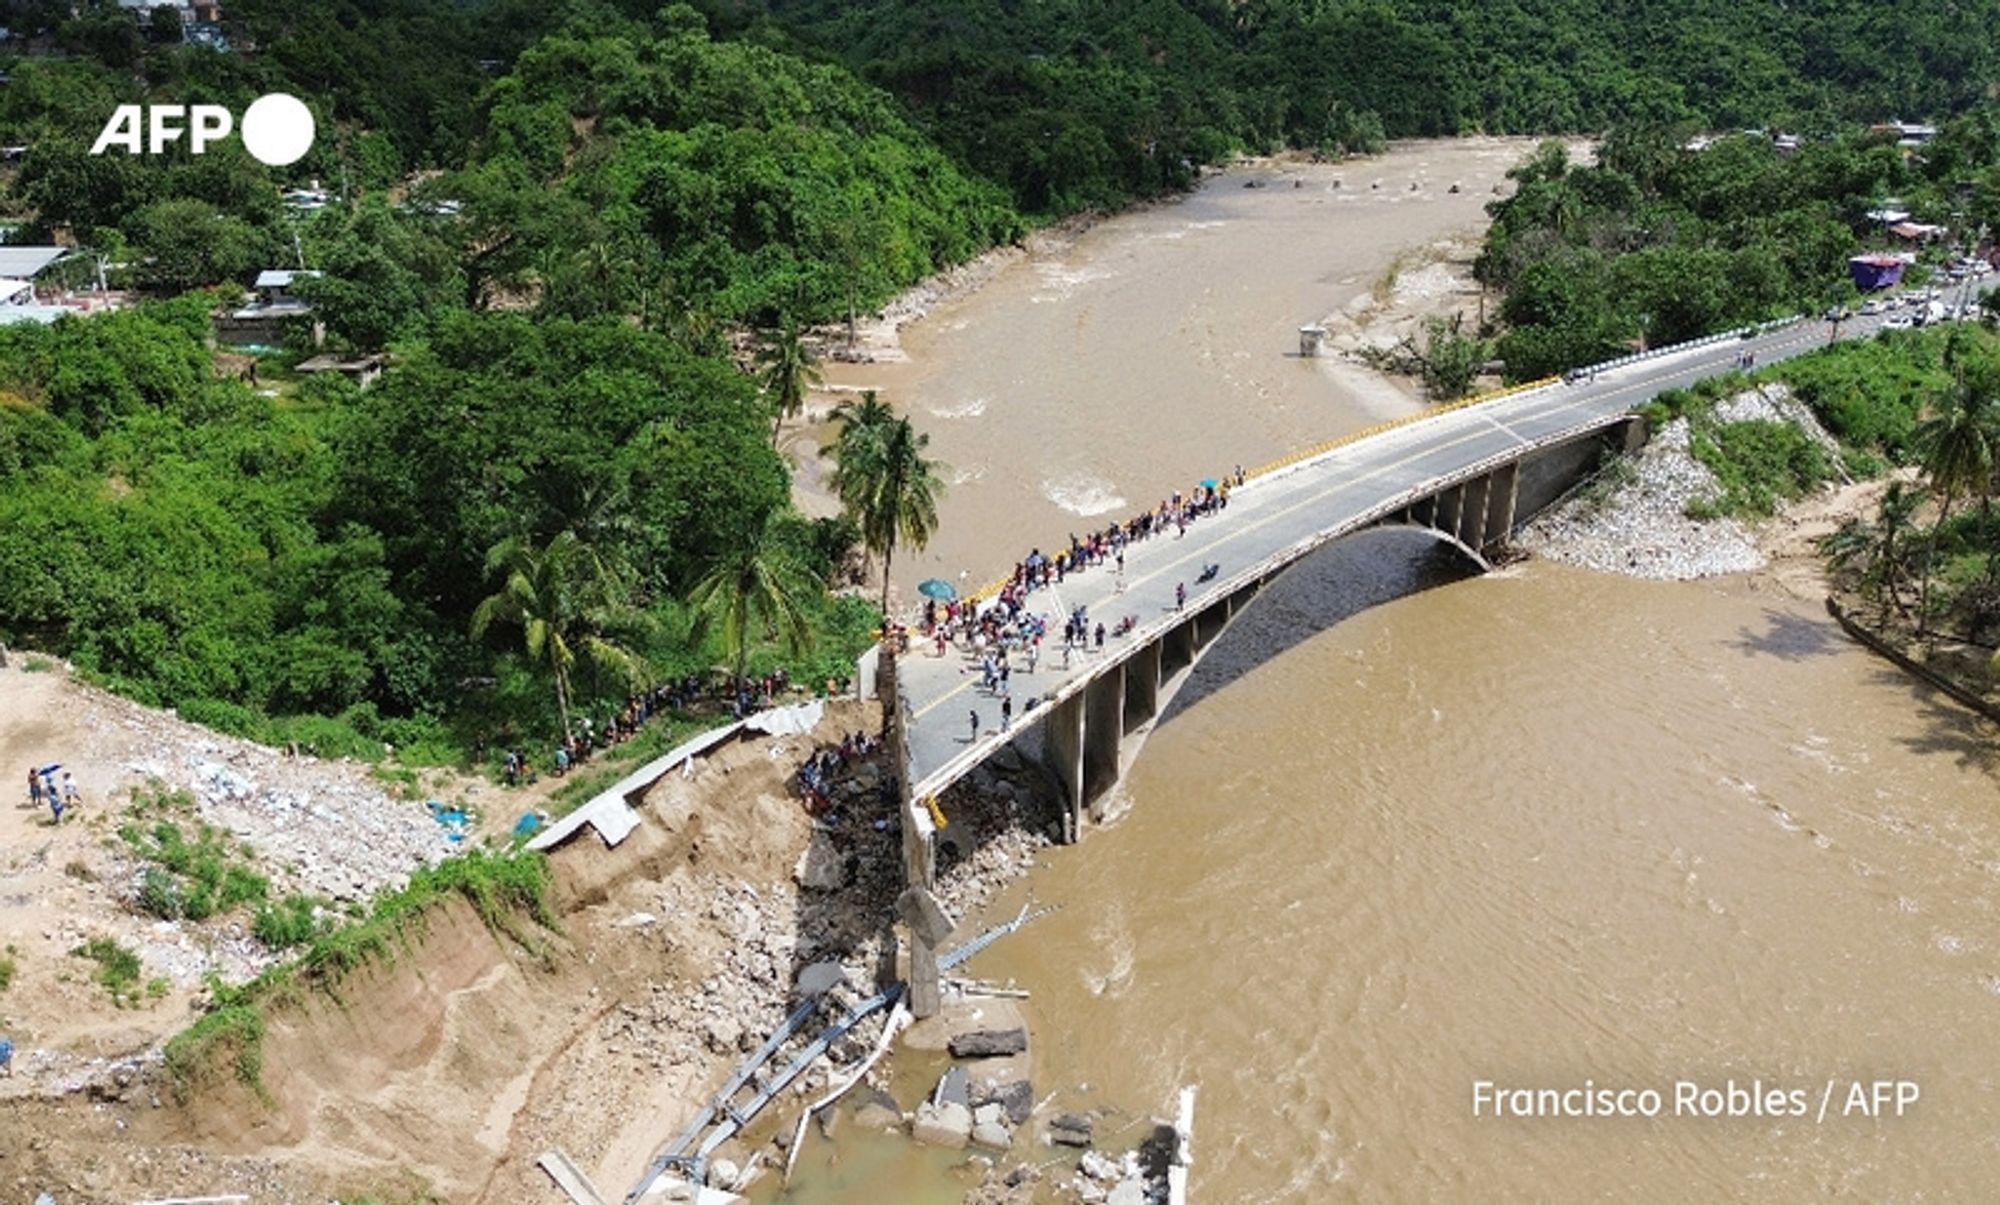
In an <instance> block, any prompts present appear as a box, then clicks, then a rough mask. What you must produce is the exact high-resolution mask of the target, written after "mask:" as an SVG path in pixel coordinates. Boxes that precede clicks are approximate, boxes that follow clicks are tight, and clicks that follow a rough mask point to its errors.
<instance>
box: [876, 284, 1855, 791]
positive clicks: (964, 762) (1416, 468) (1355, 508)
mask: <svg viewBox="0 0 2000 1205" xmlns="http://www.w3.org/2000/svg"><path fill="white" fill-rule="evenodd" d="M1875 326H1876V322H1875V321H1874V320H1869V319H1857V320H1854V321H1850V322H1849V323H1848V324H1847V327H1848V330H1849V332H1851V333H1852V334H1856V335H1859V334H1864V333H1870V332H1872V330H1873V329H1874V327H1875ZM1826 338H1827V334H1826V326H1825V324H1824V323H1820V322H1811V321H1808V322H1800V323H1798V324H1795V325H1791V326H1787V327H1781V328H1778V329H1775V330H1772V331H1769V332H1766V333H1764V334H1761V335H1759V336H1758V337H1756V338H1754V339H1749V340H1742V339H1734V338H1732V339H1727V340H1723V341H1716V342H1709V343H1706V344H1704V345H1694V346H1690V347H1687V348H1684V349H1681V350H1676V351H1672V352H1668V353H1665V354H1662V355H1659V356H1656V357H1652V358H1647V359H1641V360H1638V361H1636V362H1633V363H1629V364H1625V365H1622V366H1620V367H1617V368H1614V369H1609V370H1606V371H1603V372H1600V373H1599V374H1598V375H1597V376H1596V378H1595V379H1594V380H1592V381H1590V382H1587V383H1581V382H1580V383H1578V384H1574V385H1566V384H1556V385H1548V386H1544V387H1542V388H1539V389H1534V390H1529V391H1524V392H1520V393H1515V394H1512V395H1509V396H1506V397H1502V398H1498V399H1495V400H1493V401H1489V402H1484V403H1481V404H1479V405H1475V406H1469V407H1465V408H1462V409H1458V410H1452V411H1446V412H1442V413H1438V414H1434V415H1430V416H1426V417H1424V418H1422V419H1420V420H1418V421H1415V422H1411V423H1408V424H1405V425H1402V426H1398V427H1395V428H1392V429H1390V430H1388V431H1385V432H1383V433H1381V434H1379V435H1375V436H1371V437H1369V438H1367V439H1364V440H1359V441H1357V442H1354V443H1351V444H1348V445H1346V446H1343V447H1338V448H1335V449H1334V450H1332V451H1329V452H1326V453H1324V454H1322V455H1320V456H1316V457H1313V458H1311V459H1308V460H1304V461H1301V462H1300V463H1298V464H1296V465H1292V466H1289V467H1287V468H1285V469H1282V470H1280V471H1278V472H1275V473H1272V474H1269V475H1267V476H1264V477H1260V478H1255V479H1252V480H1251V481H1250V482H1249V483H1248V484H1247V485H1246V486H1244V487H1243V488H1241V489H1237V490H1234V491H1232V492H1231V494H1230V498H1229V507H1228V509H1227V510H1224V511H1221V512H1218V513H1212V514H1210V515H1209V516H1207V517H1205V518H1203V519H1201V520H1199V521H1198V522H1196V523H1194V524H1191V525H1190V526H1189V527H1188V529H1187V533H1186V535H1185V536H1182V537H1176V536H1173V535H1171V534H1168V535H1165V536H1161V535H1155V536H1153V537H1152V538H1151V539H1148V540H1144V541H1141V542H1139V543H1137V544H1134V545H1132V546H1131V547H1130V548H1129V549H1128V550H1127V554H1126V572H1125V583H1124V585H1125V588H1124V590H1123V592H1122V593H1120V592H1118V591H1117V585H1118V582H1117V577H1116V574H1115V572H1114V571H1113V570H1112V569H1111V568H1110V567H1109V566H1103V567H1097V568H1092V569H1090V570H1087V571H1086V572H1084V573H1082V574H1080V575H1075V576H1071V577H1070V578H1069V579H1068V580H1066V581H1065V582H1063V583H1062V584H1061V585H1058V586H1055V587H1053V588H1052V589H1047V590H1038V591H1036V592H1034V593H1033V594H1031V595H1030V596H1029V610H1030V611H1031V612H1034V613H1039V614H1043V615H1045V616H1047V617H1048V618H1049V619H1050V620H1051V627H1052V628H1053V629H1054V630H1055V631H1056V632H1057V633H1058V634H1059V633H1060V630H1061V626H1062V622H1063V619H1064V617H1065V616H1067V615H1068V614H1069V613H1070V611H1071V610H1072V609H1073V608H1075V607H1077V606H1086V607H1088V608H1089V614H1090V619H1091V622H1092V623H1093V624H1095V623H1097V622H1098V621H1100V620H1102V621H1103V623H1104V624H1105V626H1106V628H1107V629H1110V628H1114V627H1115V626H1116V625H1117V622H1118V621H1119V620H1120V619H1121V618H1123V617H1125V616H1128V615H1130V616H1134V617H1136V618H1137V619H1138V621H1139V624H1140V626H1139V628H1138V629H1137V630H1136V631H1134V632H1133V633H1131V634H1130V635H1128V636H1126V637H1124V638H1113V637H1110V636H1109V635H1107V637H1106V641H1105V647H1104V651H1103V652H1101V653H1100V652H1097V651H1095V650H1092V651H1090V652H1088V653H1083V654H1080V655H1077V656H1076V657H1074V658H1073V660H1072V663H1071V668H1070V669H1069V670H1067V671H1065V670H1063V669H1062V668H1061V665H1062V649H1061V642H1060V639H1059V638H1058V639H1057V640H1055V641H1053V642H1049V641H1045V642H1044V646H1043V653H1042V657H1041V661H1040V666H1039V668H1038V670H1037V671H1036V672H1035V673H1033V674H1028V673H1026V672H1025V667H1024V666H1022V665H1021V664H1020V663H1019V660H1020V659H1019V658H1016V664H1015V666H1014V670H1013V674H1012V677H1011V682H1010V686H1011V693H1012V695H1013V698H1014V724H1015V725H1016V726H1017V727H1018V726H1019V725H1022V724H1024V723H1027V722H1030V721H1032V720H1033V719H1034V718H1036V716H1037V715H1038V714H1039V713H1040V711H1041V709H1042V708H1044V707H1046V706H1048V705H1049V704H1050V703H1051V702H1053V701H1055V700H1057V699H1060V698H1064V697H1067V696H1068V695H1070V694H1071V693H1073V692H1075V691H1077V690H1080V689H1082V688H1083V687H1084V686H1085V685H1086V684H1087V683H1088V681H1089V680H1090V679H1092V678H1094V677H1096V676H1097V675H1100V674H1102V673H1104V672H1105V671H1107V670H1109V669H1110V668H1111V667H1113V666H1115V665H1117V664H1118V663H1119V662H1120V661H1121V660H1123V659H1124V658H1125V657H1126V656H1129V655H1130V654H1131V653H1132V652H1133V651H1134V650H1135V649H1137V648H1140V647H1143V646H1144V645H1145V644H1146V643H1147V642H1148V637H1149V636H1152V635H1155V634H1156V633H1157V630H1158V627H1163V626H1167V625H1170V624H1171V623H1172V622H1173V621H1174V618H1175V617H1174V615H1173V611H1174V588H1175V586H1176V584H1178V583H1186V585H1187V588H1188V599H1187V609H1188V610H1189V611H1190V612H1192V611H1198V610H1200V609H1202V608H1203V607H1205V606H1208V605H1210V604H1212V603H1214V602H1216V601H1217V600H1219V599H1221V598H1224V597H1227V596H1228V595H1230V594H1232V593H1234V592H1235V591H1236V590H1237V589H1239V588H1241V586H1242V585H1243V584H1244V583H1245V582H1246V581H1248V580H1255V579H1256V578H1257V577H1258V576H1261V575H1262V574H1265V573H1268V572H1271V571H1273V570H1275V569H1277V568H1280V567H1282V566H1283V565H1285V564H1288V563H1290V562H1291V561H1292V560H1295V559H1297V558H1298V557H1300V556H1304V555H1306V554H1307V553H1309V552H1311V551H1313V550H1314V549H1316V548H1318V547H1320V546H1322V545H1324V544H1325V543H1327V542H1328V541H1330V540H1332V539H1337V538H1339V537H1340V536H1342V535H1345V534H1347V533H1349V532H1352V531H1355V530H1359V529H1361V528H1364V527H1367V526H1369V525H1371V524H1373V523H1375V522H1377V521H1379V520H1380V519H1381V518H1382V517H1384V516H1386V515H1390V514H1394V513H1395V512H1397V511H1399V510H1401V509H1402V508H1403V507H1404V506H1406V505H1408V503H1409V502H1410V501H1412V500H1414V499H1417V498H1421V497H1424V496H1426V495H1428V494H1431V493H1434V492H1436V491H1437V490H1438V489H1439V488H1441V487H1445V486H1449V485H1450V484H1452V483H1453V482H1454V481H1456V480H1460V479H1463V478H1466V477H1469V476H1473V475H1476V474H1478V473H1482V472H1485V471H1488V470H1490V469H1491V468H1494V467H1498V466H1499V465H1501V464H1504V463H1507V462H1508V461H1511V460H1515V459H1518V458H1520V457H1521V456H1523V455H1525V454H1526V453H1527V452H1529V451H1530V450H1532V449H1536V448H1540V447H1546V446H1552V445H1553V444H1555V443H1558V442H1562V441H1563V440H1566V439H1569V438H1574V437H1576V436H1578V435H1581V434H1585V433H1587V432H1589V431H1591V430H1593V429H1598V428H1602V427H1604V426H1606V425H1609V424H1611V423H1614V422H1617V421H1619V420H1620V419H1621V418H1622V417H1623V416H1624V415H1626V414H1628V413H1629V412H1630V411H1631V410H1633V409H1634V408H1635V407H1637V406H1639V405H1641V404H1643V403H1644V402H1646V401H1648V400H1650V399H1651V398H1652V397H1653V396H1654V395H1656V394H1658V393H1659V392H1660V391H1662V390H1664V389H1668V388H1677V387H1678V388H1685V387H1686V386H1688V385H1691V384H1693V383H1694V382H1695V381H1697V380H1700V379H1702V378H1704V377H1709V376H1714V375H1717V374H1718V373H1722V372H1726V371H1728V370H1729V369H1731V368H1733V367H1734V366H1735V362H1736V358H1737V356H1738V355H1740V354H1741V353H1742V352H1744V351H1754V352H1755V353H1756V357H1757V362H1758V363H1759V364H1760V365H1762V364H1769V363H1771V362H1773V361H1776V360H1781V359H1785V358H1788V357H1790V356H1793V355H1797V354H1800V353H1802V352H1805V351H1809V350H1812V349H1814V348H1816V347H1819V346H1822V345H1824V343H1825V342H1826ZM1226 455H1227V453H1226V452H1224V453H1222V456H1221V457H1219V459H1221V458H1222V457H1226ZM1220 467H1221V465H1218V469H1220ZM1126 517H1127V516H1126V515H1123V514H1120V515H1109V516H1105V519H1106V520H1109V519H1120V520H1122V519H1124V518H1126ZM1086 525H1088V526H1101V522H1097V521H1085V522H1083V523H1080V524H1079V527H1083V526H1086ZM1051 535H1052V536H1056V537H1058V538H1061V537H1062V533H1051ZM1042 547H1043V548H1044V549H1046V550H1049V551H1054V550H1055V549H1056V548H1059V547H1061V544H1059V543H1057V542H1055V541H1054V540H1051V541H1048V542H1044V543H1043V544H1042ZM1008 551H1009V552H1010V554H1013V555H1016V556H1025V555H1026V554H1027V552H1028V549H1027V548H1026V547H1022V548H1019V549H1010V550H1008ZM1208 563H1217V564H1219V565H1220V566H1221V572H1220V574H1219V575H1218V576H1217V578H1216V580H1214V581H1211V582H1209V583H1206V584H1204V585H1197V584H1196V582H1195V577H1196V576H1197V575H1198V574H1199V573H1200V572H1201V567H1202V566H1203V565H1204V564H1208ZM900 673H901V676H902V680H903V683H904V686H905V690H906V693H907V697H908V699H909V703H910V710H909V727H908V739H909V747H910V762H911V780H912V783H913V784H914V792H915V797H918V798H921V797H922V796H924V795H927V794H931V793H934V792H937V791H941V790H943V789H944V788H946V787H948V786H950V785H951V784H952V783H953V782H956V781H957V780H958V779H959V778H961V777H963V776H964V775H965V774H966V773H967V772H969V771H970V770H971V769H972V768H973V767H974V766H976V765H978V764H979V763H980V762H981V761H983V760H984V759H985V758H986V757H988V756H990V755H991V754H992V753H994V752H995V751H996V750H998V749H999V748H1000V747H1001V746H1002V745H1004V744H1006V743H1007V742H1008V741H1009V740H1011V739H1012V738H1013V737H1014V736H1015V735H1017V733H1016V732H1002V731H1000V701H999V700H998V699H997V698H991V697H988V696H987V695H986V694H985V692H984V691H983V690H981V689H980V688H979V674H978V666H977V663H976V662H975V661H973V660H971V659H970V658H968V657H966V656H965V655H963V654H961V653H960V652H959V651H957V650H955V649H954V650H950V651H948V652H947V653H946V655H945V656H944V657H943V658H938V657H935V656H933V655H931V653H930V652H929V651H928V650H927V649H926V648H925V647H924V646H923V645H922V644H921V643H913V645H912V649H911V653H910V654H909V655H908V656H906V657H904V658H903V659H902V661H901V666H900ZM1030 700H1038V702H1037V703H1036V705H1035V707H1034V708H1033V709H1029V710H1024V708H1026V706H1027V704H1028V703H1029V701H1030ZM975 711H976V712H977V713H978V716H979V721H980V732H979V736H978V738H977V739H976V740H974V739H971V723H970V720H969V718H968V714H967V713H968V712H975Z"/></svg>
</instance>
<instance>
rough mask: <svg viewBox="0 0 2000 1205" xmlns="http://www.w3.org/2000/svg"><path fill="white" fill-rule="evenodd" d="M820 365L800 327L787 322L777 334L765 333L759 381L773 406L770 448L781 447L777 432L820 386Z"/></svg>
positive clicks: (759, 349) (760, 345)
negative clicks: (800, 332)
mask: <svg viewBox="0 0 2000 1205" xmlns="http://www.w3.org/2000/svg"><path fill="white" fill-rule="evenodd" d="M820 379H821V378H820V371H819V367H818V365H816V364H815V363H814V362H813V356H812V352H811V350H809V349H808V348H807V347H806V345H805V340H803V339H802V338H800V336H799V325H798V323H797V322H794V321H793V320H792V319H790V318H786V319H785V320H784V321H783V322H782V323H780V324H779V326H778V327H777V328H776V329H775V330H769V331H765V332H764V334H763V338H762V339H761V340H760V341H759V343H758V345H757V380H758V383H759V384H761V385H762V386H763V388H764V396H765V398H766V399H768V400H769V401H770V403H771V411H772V414H773V416H774V417H773V418H772V421H771V446H772V447H774V448H775V447H777V446H778V432H779V430H780V429H781V428H783V427H784V425H785V420H786V419H788V418H790V417H792V416H793V415H795V414H797V413H798V412H799V411H801V410H803V409H804V408H805V404H806V394H807V393H808V392H810V391H811V390H812V388H813V386H815V385H818V384H819V383H820Z"/></svg>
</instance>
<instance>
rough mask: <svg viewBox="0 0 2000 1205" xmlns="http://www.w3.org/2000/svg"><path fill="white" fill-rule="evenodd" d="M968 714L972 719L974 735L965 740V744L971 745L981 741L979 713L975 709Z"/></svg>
mask: <svg viewBox="0 0 2000 1205" xmlns="http://www.w3.org/2000/svg"><path fill="white" fill-rule="evenodd" d="M967 714H969V715H970V716H971V717H972V735H971V736H968V737H966V738H965V743H966V744H968V745H970V744H974V743H976V742H977V741H978V740H979V712H978V710H977V709H974V710H973V711H971V712H969V713H967Z"/></svg>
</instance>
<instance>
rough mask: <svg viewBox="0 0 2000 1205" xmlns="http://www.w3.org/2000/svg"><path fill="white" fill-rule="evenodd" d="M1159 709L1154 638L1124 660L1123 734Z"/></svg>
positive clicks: (1157, 648) (1129, 733)
mask: <svg viewBox="0 0 2000 1205" xmlns="http://www.w3.org/2000/svg"><path fill="white" fill-rule="evenodd" d="M1159 713H1160V642H1159V641H1157V640H1155V641H1153V642H1152V643H1151V644H1149V645H1147V646H1146V647H1145V648H1143V649H1140V650H1139V651H1138V652H1137V653H1135V654H1133V655H1132V656H1131V657H1129V658H1127V659H1126V661H1125V734H1126V735H1127V736H1130V735H1131V734H1132V733H1133V732H1134V731H1136V730H1137V729H1138V728H1139V727H1140V726H1141V725H1143V724H1145V723H1147V722H1148V721H1150V720H1151V719H1152V718H1153V717H1154V716H1156V715H1158V714H1159Z"/></svg>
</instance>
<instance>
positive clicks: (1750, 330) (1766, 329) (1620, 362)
mask: <svg viewBox="0 0 2000 1205" xmlns="http://www.w3.org/2000/svg"><path fill="white" fill-rule="evenodd" d="M1805 320H1806V316H1805V315H1804V314H1793V315H1791V316H1789V317H1785V318H1773V319H1771V320H1769V321H1768V322H1753V323H1751V324H1750V325H1749V326H1738V327H1732V328H1731V329H1729V330H1726V331H1722V332H1719V333H1717V334H1713V335H1703V336H1702V337H1701V338H1699V339H1689V340H1688V341H1687V342H1685V343H1669V344H1667V345H1666V346H1665V347H1654V348H1649V349H1647V350H1646V351H1635V352H1633V353H1632V354H1631V355H1629V356H1619V357H1618V358H1617V359H1615V360H1606V361H1604V362H1603V363H1601V364H1592V365H1590V366H1589V367H1588V368H1584V369H1581V370H1580V371H1582V372H1588V373H1593V374H1594V373H1600V372H1610V371H1611V370H1612V369H1614V368H1623V367H1625V366H1626V365H1627V364H1637V363H1639V362H1640V361H1642V360H1654V359H1658V358H1659V357H1661V356H1670V355H1672V354H1674V353H1675V352H1682V351H1692V350H1694V349H1695V348H1697V347H1712V346H1714V345H1715V344H1717V343H1727V342H1729V341H1730V340H1731V339H1750V338H1754V337H1756V336H1757V335H1767V334H1769V333H1771V332H1772V331H1775V330H1782V329H1783V328H1785V327H1788V326H1792V325H1794V324H1796V323H1800V322H1804V321H1805Z"/></svg>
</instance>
